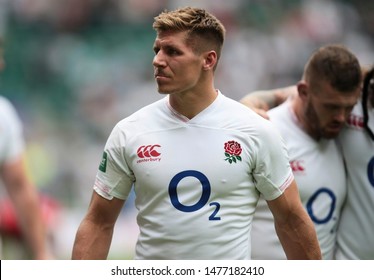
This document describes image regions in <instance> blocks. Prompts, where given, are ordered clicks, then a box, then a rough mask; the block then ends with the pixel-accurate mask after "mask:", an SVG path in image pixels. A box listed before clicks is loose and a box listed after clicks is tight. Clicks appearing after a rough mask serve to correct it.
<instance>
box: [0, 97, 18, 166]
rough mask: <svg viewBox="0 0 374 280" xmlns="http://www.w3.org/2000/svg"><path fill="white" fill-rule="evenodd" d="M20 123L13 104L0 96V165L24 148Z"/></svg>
mask: <svg viewBox="0 0 374 280" xmlns="http://www.w3.org/2000/svg"><path fill="white" fill-rule="evenodd" d="M22 133H23V131H22V123H21V121H20V119H19V117H18V115H17V113H16V111H15V109H14V107H13V105H12V104H11V103H10V102H9V101H8V100H7V99H6V98H4V97H2V96H0V165H1V164H3V163H5V162H7V161H11V160H13V159H14V158H15V157H16V156H19V155H20V154H21V153H22V151H23V149H24V139H23V135H22Z"/></svg>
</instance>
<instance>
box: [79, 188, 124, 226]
mask: <svg viewBox="0 0 374 280" xmlns="http://www.w3.org/2000/svg"><path fill="white" fill-rule="evenodd" d="M124 203H125V200H122V199H118V198H115V197H113V198H112V199H111V200H108V199H106V198H104V197H102V196H100V195H99V194H98V193H97V192H96V191H93V194H92V198H91V202H90V205H89V208H88V213H87V216H86V217H87V219H89V220H91V221H93V222H95V223H100V224H113V225H114V223H115V222H116V220H117V218H118V215H119V213H120V212H121V209H122V207H123V205H124Z"/></svg>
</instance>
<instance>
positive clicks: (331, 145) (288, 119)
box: [252, 102, 346, 259]
mask: <svg viewBox="0 0 374 280" xmlns="http://www.w3.org/2000/svg"><path fill="white" fill-rule="evenodd" d="M269 116H270V120H271V121H272V122H273V123H274V124H275V126H276V127H277V128H278V129H279V131H280V133H281V135H282V136H283V138H284V140H285V142H286V146H287V149H288V152H289V157H290V160H291V166H292V168H293V172H294V176H295V180H296V183H297V185H298V187H299V193H300V198H301V201H302V203H303V205H304V207H305V209H307V211H308V214H309V216H310V217H311V218H312V220H313V222H314V226H315V228H316V232H317V237H318V240H319V244H320V247H321V251H322V257H323V259H332V258H333V253H334V248H335V240H336V228H337V222H338V219H339V216H340V209H341V207H342V204H343V201H344V199H345V196H346V178H345V170H344V163H343V158H342V155H341V151H340V149H338V146H337V144H336V142H335V141H334V140H326V139H323V140H320V141H315V140H314V139H313V138H311V137H310V136H309V135H308V134H306V133H305V132H304V130H303V129H302V128H301V127H300V124H299V122H298V120H297V118H296V116H295V115H294V113H293V111H292V109H291V106H290V102H286V103H284V104H282V105H281V106H279V107H277V108H275V109H272V110H270V111H269ZM252 258H253V259H286V255H285V253H284V251H283V249H282V246H281V244H280V242H279V239H278V237H277V235H276V232H275V229H274V223H273V217H272V215H271V212H270V210H269V208H268V206H267V204H266V202H265V200H264V199H262V198H261V199H260V201H259V204H258V208H257V210H256V213H255V216H254V220H253V227H252Z"/></svg>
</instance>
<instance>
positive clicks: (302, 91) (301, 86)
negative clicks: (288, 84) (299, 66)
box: [297, 81, 308, 99]
mask: <svg viewBox="0 0 374 280" xmlns="http://www.w3.org/2000/svg"><path fill="white" fill-rule="evenodd" d="M297 92H298V94H299V97H300V98H301V99H305V98H307V96H308V84H307V83H306V82H305V81H300V82H298V83H297Z"/></svg>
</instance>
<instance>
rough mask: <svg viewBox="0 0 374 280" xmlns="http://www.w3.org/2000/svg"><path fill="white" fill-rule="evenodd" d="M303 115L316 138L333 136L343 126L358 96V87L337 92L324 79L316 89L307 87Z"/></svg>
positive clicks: (336, 134) (335, 135)
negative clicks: (348, 90) (349, 90)
mask: <svg viewBox="0 0 374 280" xmlns="http://www.w3.org/2000/svg"><path fill="white" fill-rule="evenodd" d="M307 91H308V94H307V98H306V104H305V117H306V120H307V121H308V122H309V125H310V127H311V128H312V133H313V134H314V136H315V137H316V138H327V139H331V138H335V137H337V136H338V134H339V132H340V131H341V129H342V128H343V127H344V124H345V122H346V121H347V119H348V117H349V114H350V113H351V111H352V109H353V107H354V105H355V104H356V103H357V101H358V98H359V96H360V88H357V90H355V91H352V92H344V93H343V92H339V91H337V90H335V89H333V88H332V87H331V85H330V84H329V83H328V82H326V81H321V82H319V86H318V89H317V88H316V89H314V88H312V87H308V88H307Z"/></svg>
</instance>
